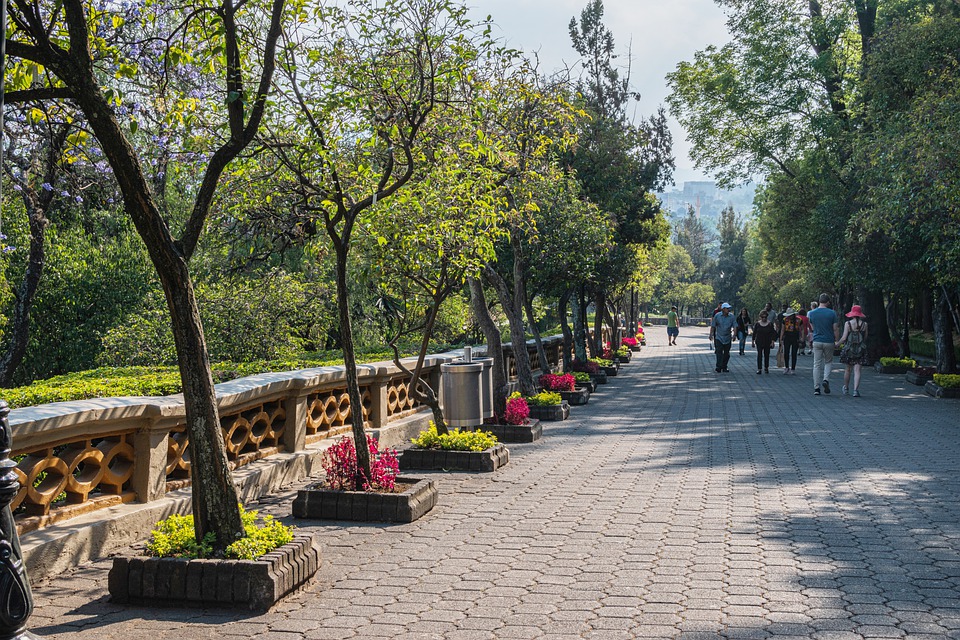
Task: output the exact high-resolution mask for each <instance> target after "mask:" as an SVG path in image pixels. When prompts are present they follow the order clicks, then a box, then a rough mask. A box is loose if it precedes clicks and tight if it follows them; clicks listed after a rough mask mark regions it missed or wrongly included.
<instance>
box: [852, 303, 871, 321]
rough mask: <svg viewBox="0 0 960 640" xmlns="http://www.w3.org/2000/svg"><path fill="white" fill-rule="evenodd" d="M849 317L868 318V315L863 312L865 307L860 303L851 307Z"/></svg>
mask: <svg viewBox="0 0 960 640" xmlns="http://www.w3.org/2000/svg"><path fill="white" fill-rule="evenodd" d="M847 317H848V318H866V317H867V315H866V314H865V313H864V312H863V309H861V308H860V305H858V304H855V305H853V306H852V307H850V313H848V314H847Z"/></svg>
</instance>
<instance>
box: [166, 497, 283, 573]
mask: <svg viewBox="0 0 960 640" xmlns="http://www.w3.org/2000/svg"><path fill="white" fill-rule="evenodd" d="M257 513H258V512H256V511H246V510H245V509H244V508H243V507H242V506H241V507H240V518H241V520H242V521H243V528H244V530H245V531H246V534H247V535H246V537H244V538H241V539H239V540H237V541H236V542H234V543H233V544H231V545H230V546H229V547H227V551H226V557H228V558H236V559H238V560H256V559H257V558H259V557H260V556H262V555H263V554H265V553H269V552H270V551H273V550H274V549H276V548H277V547H281V546H283V545H285V544H287V543H288V542H290V541H291V540H293V527H289V526H286V525H284V524H282V523H280V522H277V521H276V520H274V519H273V516H264V517H263V520H262V524H259V525H258V524H257ZM213 542H214V535H213V534H212V533H208V534H207V535H206V536H204V538H203V540H201V541H200V542H197V540H196V538H195V537H194V533H193V516H192V515H188V516H180V515H172V516H170V517H169V518H167V519H165V520H161V521H160V522H158V523H157V528H156V529H154V530H153V531H152V532H151V534H150V541H149V542H147V555H150V556H155V557H158V558H191V559H192V558H209V557H210V555H211V554H212V553H213Z"/></svg>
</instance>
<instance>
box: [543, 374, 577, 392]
mask: <svg viewBox="0 0 960 640" xmlns="http://www.w3.org/2000/svg"><path fill="white" fill-rule="evenodd" d="M540 386H541V387H543V388H544V390H546V391H573V390H575V389H576V386H577V379H576V378H575V377H574V376H573V375H572V374H569V373H568V374H564V375H556V374H552V373H545V374H543V375H542V376H540Z"/></svg>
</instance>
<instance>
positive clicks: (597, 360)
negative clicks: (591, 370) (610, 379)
mask: <svg viewBox="0 0 960 640" xmlns="http://www.w3.org/2000/svg"><path fill="white" fill-rule="evenodd" d="M587 362H593V363H594V364H596V365H597V366H600V367H612V366H613V360H604V359H603V358H590V359H588V360H587Z"/></svg>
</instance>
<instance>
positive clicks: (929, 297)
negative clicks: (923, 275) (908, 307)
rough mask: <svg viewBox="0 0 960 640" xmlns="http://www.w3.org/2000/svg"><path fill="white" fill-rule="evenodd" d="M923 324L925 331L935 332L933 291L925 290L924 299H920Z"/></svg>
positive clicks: (922, 327) (922, 328)
mask: <svg viewBox="0 0 960 640" xmlns="http://www.w3.org/2000/svg"><path fill="white" fill-rule="evenodd" d="M920 313H921V324H920V329H921V330H922V331H923V332H924V333H932V332H933V291H931V290H930V289H924V290H923V299H922V300H921V301H920Z"/></svg>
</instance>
